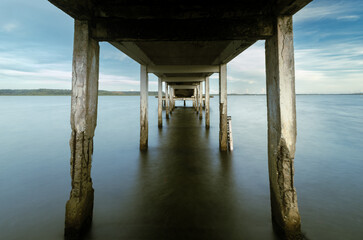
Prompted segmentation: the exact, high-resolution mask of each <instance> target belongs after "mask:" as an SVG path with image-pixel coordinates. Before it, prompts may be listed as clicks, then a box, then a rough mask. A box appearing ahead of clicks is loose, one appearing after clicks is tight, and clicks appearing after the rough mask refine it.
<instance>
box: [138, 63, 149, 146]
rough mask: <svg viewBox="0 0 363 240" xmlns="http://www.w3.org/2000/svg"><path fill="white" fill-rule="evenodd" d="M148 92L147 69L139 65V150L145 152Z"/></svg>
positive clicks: (147, 126)
mask: <svg viewBox="0 0 363 240" xmlns="http://www.w3.org/2000/svg"><path fill="white" fill-rule="evenodd" d="M148 92H149V79H148V75H147V67H146V66H145V65H140V150H146V149H147V145H148V132H149V131H148V130H149V121H148Z"/></svg>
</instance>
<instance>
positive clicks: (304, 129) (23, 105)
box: [0, 96, 363, 239]
mask: <svg viewBox="0 0 363 240" xmlns="http://www.w3.org/2000/svg"><path fill="white" fill-rule="evenodd" d="M228 101H229V102H228V104H229V105H228V112H229V115H231V116H232V119H233V120H232V122H233V123H232V125H233V136H234V144H235V146H234V148H235V150H234V152H233V153H231V154H220V153H219V151H218V131H219V129H218V121H219V118H218V104H217V103H218V98H214V99H212V101H211V128H210V130H209V131H206V130H205V128H204V118H203V120H202V121H200V120H199V119H198V117H197V115H196V114H195V113H194V111H193V110H192V109H191V108H186V109H184V108H177V109H176V110H175V112H174V113H173V115H172V116H171V119H170V120H169V121H168V122H166V121H165V118H164V119H163V120H164V126H163V128H162V129H161V130H159V129H158V128H157V100H156V99H155V98H153V97H150V99H149V150H148V152H147V153H145V154H142V153H140V152H139V150H138V147H139V145H138V143H139V142H138V141H139V98H138V97H100V99H99V114H98V126H97V129H96V136H95V139H94V144H95V152H94V158H93V168H92V178H93V183H94V189H95V206H94V219H93V226H92V230H91V232H90V233H89V235H88V236H87V239H277V237H275V235H274V233H273V230H272V224H271V219H270V202H269V185H268V169H267V127H266V126H267V122H266V104H265V102H266V101H265V96H229V97H228ZM0 112H1V118H0V239H62V238H63V226H64V211H65V202H66V201H67V199H68V197H69V191H70V174H69V156H70V151H69V146H68V141H69V137H70V125H69V115H70V98H69V97H0ZM297 115H298V119H297V121H298V122H297V123H298V140H297V152H296V158H295V187H296V189H297V193H298V202H299V209H300V214H301V218H302V230H303V232H304V233H305V234H306V235H307V236H308V237H309V239H363V227H362V226H363V205H362V201H363V174H362V172H363V97H362V96H298V97H297ZM164 117H165V116H164Z"/></svg>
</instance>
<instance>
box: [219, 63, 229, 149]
mask: <svg viewBox="0 0 363 240" xmlns="http://www.w3.org/2000/svg"><path fill="white" fill-rule="evenodd" d="M219 149H220V150H221V151H227V65H226V64H221V65H220V66H219Z"/></svg>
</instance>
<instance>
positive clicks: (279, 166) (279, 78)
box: [266, 16, 300, 239]
mask: <svg viewBox="0 0 363 240" xmlns="http://www.w3.org/2000/svg"><path fill="white" fill-rule="evenodd" d="M275 25H276V26H275V29H276V32H275V34H274V35H273V36H272V37H271V38H269V39H267V40H266V87H267V88H266V89H267V91H266V92H267V115H268V164H269V175H270V192H271V193H270V197H271V208H272V209H271V210H272V218H273V220H274V222H275V223H276V224H275V226H278V227H279V228H280V229H279V230H281V229H282V230H283V231H284V232H285V234H286V235H287V237H288V238H291V239H295V236H296V234H300V214H299V210H298V206H297V197H296V190H295V188H294V185H293V183H294V181H293V176H294V166H293V164H294V157H295V143H296V106H295V70H294V46H293V31H292V17H291V16H283V17H278V18H277V19H276V20H275Z"/></svg>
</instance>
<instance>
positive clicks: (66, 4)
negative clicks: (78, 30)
mask: <svg viewBox="0 0 363 240" xmlns="http://www.w3.org/2000/svg"><path fill="white" fill-rule="evenodd" d="M48 1H49V2H50V3H52V4H53V5H54V6H56V7H58V8H59V9H61V10H62V11H63V12H65V13H66V14H68V15H69V16H71V17H72V18H74V19H77V20H90V19H92V17H93V9H94V4H93V1H89V0H77V1H75V0H48Z"/></svg>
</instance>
